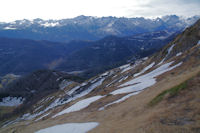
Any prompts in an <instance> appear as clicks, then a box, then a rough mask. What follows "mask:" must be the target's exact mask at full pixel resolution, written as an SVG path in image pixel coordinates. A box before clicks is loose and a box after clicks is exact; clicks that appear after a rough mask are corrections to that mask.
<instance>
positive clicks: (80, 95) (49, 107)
mask: <svg viewBox="0 0 200 133" xmlns="http://www.w3.org/2000/svg"><path fill="white" fill-rule="evenodd" d="M104 79H105V78H101V79H100V80H99V81H97V82H95V83H93V84H92V85H91V86H90V87H88V88H87V89H86V90H84V91H82V92H81V93H79V94H75V95H74V96H73V97H69V99H67V100H66V101H63V100H62V99H61V98H57V99H56V100H55V101H54V102H52V103H51V104H50V105H49V106H48V107H47V108H45V109H44V110H43V111H40V112H38V113H35V114H29V115H28V116H26V117H25V118H24V119H28V120H30V119H34V118H35V117H37V116H40V115H42V114H43V113H45V112H47V111H48V110H50V109H52V108H55V107H56V106H60V105H63V104H67V103H69V102H71V101H73V100H76V99H78V98H80V97H83V96H85V95H87V94H89V93H90V92H91V91H92V90H93V89H95V88H96V87H98V86H99V85H101V84H102V82H103V81H104ZM82 85H86V84H85V83H83V84H82ZM78 88H80V86H77V88H74V89H73V92H71V93H70V95H73V93H74V92H75V91H76V90H77V89H78Z"/></svg>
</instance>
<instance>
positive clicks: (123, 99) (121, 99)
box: [99, 91, 141, 111]
mask: <svg viewBox="0 0 200 133" xmlns="http://www.w3.org/2000/svg"><path fill="white" fill-rule="evenodd" d="M140 92H141V91H137V92H133V93H130V94H128V95H126V96H123V97H122V98H120V99H118V100H116V101H114V102H111V103H109V104H106V105H105V106H103V107H101V108H99V111H101V110H104V109H105V108H106V107H108V106H110V105H113V104H116V103H120V102H122V101H125V100H126V99H128V98H129V97H131V96H134V95H137V94H139V93H140Z"/></svg>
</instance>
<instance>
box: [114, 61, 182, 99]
mask: <svg viewBox="0 0 200 133" xmlns="http://www.w3.org/2000/svg"><path fill="white" fill-rule="evenodd" d="M173 62H174V61H172V62H169V63H166V64H163V65H161V66H160V67H158V68H156V69H155V70H153V71H151V72H149V73H147V74H144V75H142V76H139V77H137V78H134V79H133V80H130V81H128V82H126V83H124V84H122V85H120V86H119V87H122V88H120V89H118V90H115V91H113V92H111V94H112V95H117V94H123V93H130V92H136V91H140V90H143V89H145V88H147V87H150V86H152V85H154V84H155V83H156V78H155V77H156V76H158V75H161V74H163V73H165V72H167V71H170V70H172V69H174V68H176V67H178V66H180V65H181V64H182V62H181V63H178V64H176V65H174V66H172V67H170V65H171V64H173Z"/></svg>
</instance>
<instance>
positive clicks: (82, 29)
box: [0, 15, 199, 42]
mask: <svg viewBox="0 0 200 133" xmlns="http://www.w3.org/2000/svg"><path fill="white" fill-rule="evenodd" d="M198 18H199V16H193V17H191V18H182V17H179V16H176V15H170V16H163V17H162V18H156V19H147V18H143V17H140V18H124V17H121V18H116V17H100V18H98V17H91V16H78V17H75V18H72V19H62V20H42V19H34V20H26V19H24V20H17V21H14V22H10V23H3V22H2V23H0V37H10V38H29V39H33V40H49V41H58V42H67V41H71V40H77V39H78V40H99V39H101V38H103V37H106V36H109V35H115V36H121V37H122V36H130V35H135V34H141V33H146V32H156V31H163V30H166V31H168V32H170V33H174V32H177V31H182V30H183V29H184V28H185V27H188V26H189V25H191V24H193V23H194V22H195V21H197V20H198Z"/></svg>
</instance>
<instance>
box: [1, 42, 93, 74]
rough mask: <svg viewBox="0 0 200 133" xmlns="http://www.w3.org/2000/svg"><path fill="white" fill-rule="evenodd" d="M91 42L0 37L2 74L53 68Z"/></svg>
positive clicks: (24, 72)
mask: <svg viewBox="0 0 200 133" xmlns="http://www.w3.org/2000/svg"><path fill="white" fill-rule="evenodd" d="M89 44H90V43H89V42H86V41H81V42H80V41H72V42H70V43H58V42H49V41H33V40H27V39H11V38H0V64H1V65H0V75H1V76H2V75H5V74H8V73H14V74H20V75H21V74H27V73H30V72H33V71H35V70H38V69H44V68H46V69H47V68H50V69H53V68H55V66H56V64H57V63H58V62H59V61H61V60H62V58H63V57H66V56H68V55H69V54H70V53H72V52H73V51H76V50H78V49H80V48H82V47H85V46H87V45H89Z"/></svg>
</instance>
